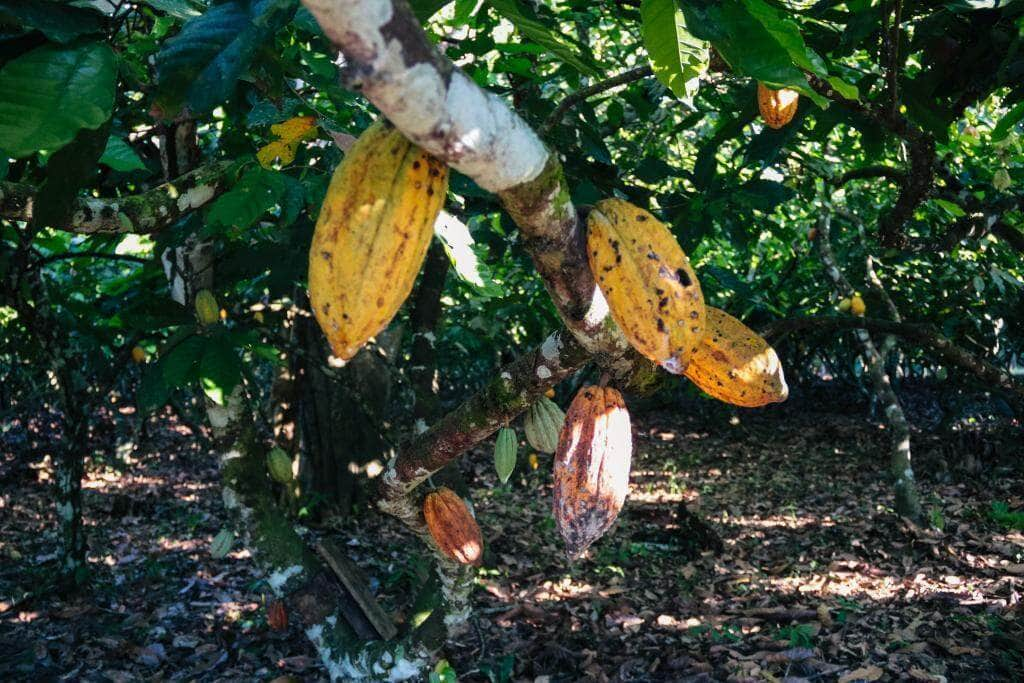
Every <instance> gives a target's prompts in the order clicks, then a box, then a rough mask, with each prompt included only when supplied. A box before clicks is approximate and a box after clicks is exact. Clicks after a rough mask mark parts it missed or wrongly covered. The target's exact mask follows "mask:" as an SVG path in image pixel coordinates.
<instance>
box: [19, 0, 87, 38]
mask: <svg viewBox="0 0 1024 683" xmlns="http://www.w3.org/2000/svg"><path fill="white" fill-rule="evenodd" d="M12 20H13V21H12ZM11 23H17V24H21V25H22V26H26V27H29V28H34V29H38V30H39V31H40V32H41V33H42V34H43V35H44V36H46V37H47V38H49V39H50V40H52V41H54V42H57V43H70V42H71V41H73V40H76V39H78V38H81V37H82V36H86V35H90V34H96V33H100V32H101V31H102V30H103V27H104V23H105V17H104V16H103V15H102V14H100V13H99V12H97V11H95V10H93V9H87V8H85V7H75V6H73V5H68V4H65V3H58V2H50V1H49V0H27V1H26V0H0V25H2V24H11Z"/></svg>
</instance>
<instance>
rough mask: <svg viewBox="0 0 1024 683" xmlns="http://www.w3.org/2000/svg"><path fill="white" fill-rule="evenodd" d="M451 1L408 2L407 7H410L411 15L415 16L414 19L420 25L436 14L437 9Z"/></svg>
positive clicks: (412, 0)
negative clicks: (418, 21) (417, 20)
mask: <svg viewBox="0 0 1024 683" xmlns="http://www.w3.org/2000/svg"><path fill="white" fill-rule="evenodd" d="M451 1H452V0H409V5H410V6H411V7H412V13H413V14H415V15H416V18H417V19H419V20H420V23H421V24H424V23H426V21H427V19H429V18H430V17H432V16H434V15H435V14H437V11H438V10H439V9H441V8H442V7H444V6H445V5H447V4H448V3H449V2H451Z"/></svg>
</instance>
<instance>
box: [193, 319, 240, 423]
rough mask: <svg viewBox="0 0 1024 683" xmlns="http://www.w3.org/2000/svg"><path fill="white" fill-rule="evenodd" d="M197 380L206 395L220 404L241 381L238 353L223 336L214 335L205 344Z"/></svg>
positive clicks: (222, 403)
mask: <svg viewBox="0 0 1024 683" xmlns="http://www.w3.org/2000/svg"><path fill="white" fill-rule="evenodd" d="M199 381H200V383H201V384H202V386H203V392H204V393H205V394H206V396H207V397H208V398H209V399H210V400H211V401H213V402H214V403H216V404H217V405H221V406H222V405H224V402H225V400H227V398H228V396H230V395H231V391H232V390H233V389H234V388H235V387H236V386H238V384H239V382H241V381H242V368H241V365H240V363H239V361H238V353H237V352H236V351H235V349H234V348H233V347H232V346H231V345H230V344H229V343H228V341H227V339H226V338H225V337H222V336H218V337H214V338H213V339H211V340H210V343H209V344H208V345H207V347H206V350H205V351H204V352H203V359H202V361H201V362H200V364H199Z"/></svg>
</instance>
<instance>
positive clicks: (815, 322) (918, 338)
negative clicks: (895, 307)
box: [762, 316, 1024, 409]
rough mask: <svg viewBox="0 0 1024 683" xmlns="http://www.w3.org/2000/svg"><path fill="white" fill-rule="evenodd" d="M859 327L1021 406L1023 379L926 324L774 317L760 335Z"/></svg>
mask: <svg viewBox="0 0 1024 683" xmlns="http://www.w3.org/2000/svg"><path fill="white" fill-rule="evenodd" d="M859 329H863V330H867V331H869V332H876V333H878V334H891V335H894V336H897V337H900V338H901V339H904V340H906V341H909V342H912V343H914V344H916V345H917V346H919V347H920V348H922V349H924V350H925V351H927V352H928V353H930V354H931V355H932V356H933V357H935V358H936V359H938V360H939V361H942V362H944V363H946V364H948V365H951V366H953V367H957V368H960V369H961V370H963V371H965V372H967V373H969V374H971V375H973V376H974V377H976V378H977V379H978V381H979V382H980V383H982V384H985V385H988V386H990V387H997V388H999V389H1000V390H1002V391H1004V392H1006V394H1007V395H1008V396H1009V397H1010V400H1011V401H1012V402H1014V403H1015V404H1016V405H1017V406H1018V407H1019V408H1021V409H1024V382H1021V381H1020V380H1017V379H1015V378H1014V377H1013V376H1012V375H1010V373H1009V372H1007V371H1006V370H1003V369H1002V368H1000V367H999V366H997V365H994V364H993V363H991V362H989V361H987V360H985V359H983V358H979V357H978V356H977V355H975V354H973V353H971V352H970V351H968V350H967V349H964V348H963V347H961V346H958V345H956V344H955V343H953V342H952V341H951V340H950V339H949V338H948V337H945V336H944V335H943V334H942V333H941V332H939V330H937V329H936V328H935V327H933V326H931V325H928V324H925V323H914V322H894V321H892V320H883V319H881V318H858V317H855V316H808V317H805V318H784V319H782V320H777V321H775V322H773V323H772V324H771V325H769V326H768V327H767V328H765V329H764V330H763V331H762V334H763V336H764V337H765V338H766V339H771V340H779V339H781V338H783V337H785V336H787V335H789V334H801V333H820V332H831V331H835V330H859Z"/></svg>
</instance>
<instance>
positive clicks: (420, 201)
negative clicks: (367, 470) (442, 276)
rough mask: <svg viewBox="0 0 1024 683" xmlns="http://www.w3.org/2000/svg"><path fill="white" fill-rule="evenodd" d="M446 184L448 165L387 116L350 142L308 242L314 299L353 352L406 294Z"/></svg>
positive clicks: (342, 354)
mask: <svg viewBox="0 0 1024 683" xmlns="http://www.w3.org/2000/svg"><path fill="white" fill-rule="evenodd" d="M447 190H448V167H447V166H445V165H444V164H443V163H441V162H440V161H438V160H437V159H435V158H433V157H431V156H430V155H429V154H427V153H426V152H424V151H423V150H422V149H420V148H419V147H416V146H415V145H413V144H412V143H411V142H409V141H408V140H407V139H405V137H403V136H402V134H401V133H399V132H398V131H397V130H396V129H395V128H394V127H392V126H391V125H390V124H388V123H387V122H384V121H378V122H377V123H375V124H373V125H372V126H370V127H369V128H368V129H366V131H365V132H364V133H363V134H362V135H361V136H360V137H359V139H358V140H356V141H355V143H354V144H353V145H352V147H351V149H349V151H348V153H347V154H346V155H345V158H344V160H343V161H342V162H341V164H340V165H339V166H338V168H337V170H336V171H335V172H334V176H333V177H332V178H331V184H330V186H329V187H328V189H327V196H326V197H325V198H324V203H323V206H322V207H321V208H320V216H319V218H318V219H317V223H316V230H315V232H314V234H313V244H312V246H311V248H310V250H309V299H310V304H311V305H312V308H313V313H314V315H315V316H316V319H317V322H319V323H320V327H321V328H322V329H323V331H324V334H326V335H327V339H328V340H329V341H330V344H331V349H332V350H333V352H334V355H335V356H337V357H339V358H341V359H343V360H348V359H349V358H351V357H352V356H354V355H355V354H356V352H358V351H359V349H360V348H361V347H362V346H363V345H364V344H365V343H366V342H367V341H368V340H369V339H370V338H371V337H373V336H374V335H376V334H378V333H379V332H380V331H381V330H383V329H384V328H385V327H387V325H388V323H389V322H391V319H392V318H393V317H394V316H395V314H396V313H397V312H398V309H399V308H400V307H401V306H402V302H404V301H405V299H406V298H407V297H408V296H409V292H410V291H411V290H412V286H413V283H414V282H415V280H416V273H418V272H419V269H420V266H421V265H422V264H423V259H424V257H425V256H426V253H427V247H428V246H429V245H430V237H431V235H433V234H434V220H435V219H436V218H437V215H438V213H439V212H440V211H441V207H442V206H443V204H444V198H445V193H446V192H447Z"/></svg>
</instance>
